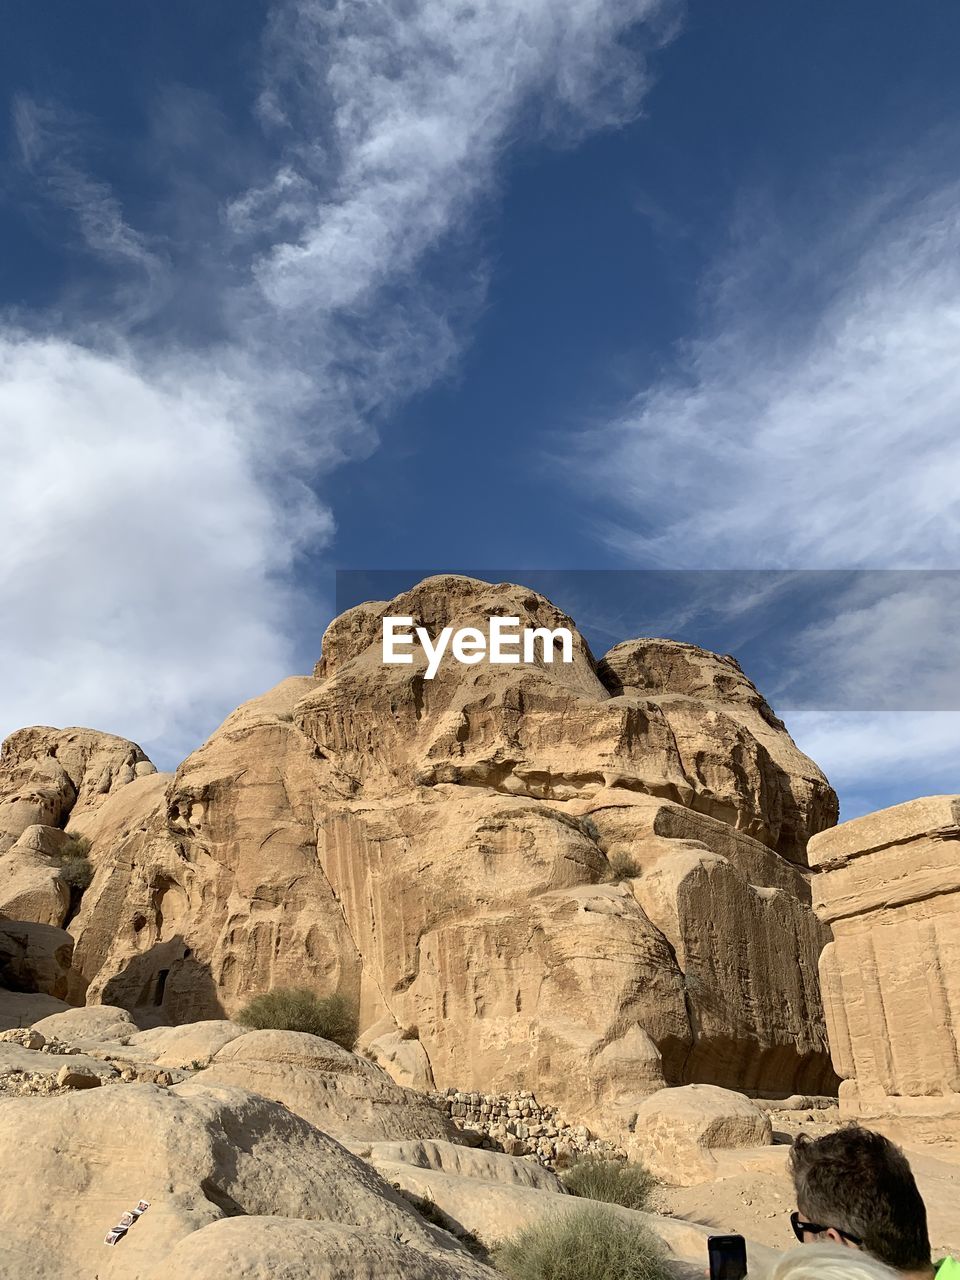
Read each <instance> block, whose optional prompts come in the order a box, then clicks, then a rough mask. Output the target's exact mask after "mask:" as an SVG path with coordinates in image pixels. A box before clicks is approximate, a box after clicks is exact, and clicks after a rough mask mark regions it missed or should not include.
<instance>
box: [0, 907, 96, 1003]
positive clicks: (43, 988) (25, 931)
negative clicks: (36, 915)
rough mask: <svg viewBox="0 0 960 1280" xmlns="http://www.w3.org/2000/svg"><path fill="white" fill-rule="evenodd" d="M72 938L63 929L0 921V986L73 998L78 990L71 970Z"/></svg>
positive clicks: (26, 922)
mask: <svg viewBox="0 0 960 1280" xmlns="http://www.w3.org/2000/svg"><path fill="white" fill-rule="evenodd" d="M72 959H73V938H71V936H70V934H69V933H67V932H65V931H64V930H63V929H57V928H54V926H53V925H49V924H34V923H33V922H31V921H27V920H0V986H4V987H7V988H8V989H10V990H14V991H36V992H41V993H43V994H45V995H49V996H56V997H57V999H67V998H69V997H71V996H73V997H74V998H76V996H77V994H78V991H77V988H78V987H82V984H81V983H80V982H79V980H78V978H77V977H76V975H75V974H74V971H73V967H72Z"/></svg>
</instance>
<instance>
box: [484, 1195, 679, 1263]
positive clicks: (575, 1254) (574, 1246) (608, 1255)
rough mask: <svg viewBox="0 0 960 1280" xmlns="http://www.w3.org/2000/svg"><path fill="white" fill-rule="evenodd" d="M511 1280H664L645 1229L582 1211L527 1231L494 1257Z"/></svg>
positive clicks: (659, 1251)
mask: <svg viewBox="0 0 960 1280" xmlns="http://www.w3.org/2000/svg"><path fill="white" fill-rule="evenodd" d="M494 1263H495V1265H496V1266H497V1268H498V1269H499V1270H500V1271H502V1272H503V1274H504V1275H506V1276H509V1277H510V1280H668V1277H669V1276H670V1271H669V1269H668V1267H667V1263H666V1261H665V1256H664V1251H663V1248H662V1246H661V1244H660V1242H659V1240H657V1238H656V1237H655V1236H654V1235H653V1233H652V1232H650V1231H648V1230H647V1228H646V1227H644V1226H642V1225H640V1224H637V1225H634V1224H633V1223H629V1222H624V1221H623V1220H622V1219H621V1218H618V1217H617V1216H616V1214H614V1213H612V1212H611V1211H610V1210H609V1209H601V1208H597V1207H596V1206H587V1205H585V1206H584V1207H583V1208H582V1209H580V1210H578V1211H576V1212H573V1213H570V1214H568V1215H566V1216H564V1217H562V1218H545V1219H542V1220H541V1221H540V1222H537V1223H534V1224H533V1225H532V1226H530V1227H526V1228H525V1229H524V1230H523V1231H521V1232H520V1233H519V1235H516V1236H514V1237H513V1239H511V1240H507V1241H505V1242H504V1243H503V1244H502V1245H500V1247H499V1248H498V1249H497V1250H496V1251H495V1253H494Z"/></svg>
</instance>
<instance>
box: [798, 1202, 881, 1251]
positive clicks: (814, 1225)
mask: <svg viewBox="0 0 960 1280" xmlns="http://www.w3.org/2000/svg"><path fill="white" fill-rule="evenodd" d="M790 1225H791V1227H793V1234H794V1235H795V1236H796V1237H797V1239H798V1240H799V1241H800V1243H801V1244H803V1242H804V1237H805V1236H807V1235H811V1236H822V1235H823V1234H824V1232H825V1231H835V1232H836V1233H837V1235H838V1236H843V1238H844V1240H849V1241H850V1243H851V1244H855V1245H857V1246H858V1247H859V1246H861V1245H862V1244H863V1241H862V1240H861V1238H860V1237H859V1236H854V1235H851V1234H850V1232H849V1231H844V1230H842V1228H840V1227H829V1226H827V1227H823V1226H821V1225H820V1223H819V1222H804V1220H803V1218H801V1217H800V1213H799V1211H798V1210H796V1209H795V1210H794V1211H793V1213H791V1215H790Z"/></svg>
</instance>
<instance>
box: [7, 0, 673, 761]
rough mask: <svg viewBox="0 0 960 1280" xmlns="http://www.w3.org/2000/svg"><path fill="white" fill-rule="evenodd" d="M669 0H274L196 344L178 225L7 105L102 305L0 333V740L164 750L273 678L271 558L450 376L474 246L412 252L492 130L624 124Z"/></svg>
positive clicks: (280, 555)
mask: <svg viewBox="0 0 960 1280" xmlns="http://www.w3.org/2000/svg"><path fill="white" fill-rule="evenodd" d="M675 15H676V5H675V4H674V3H673V0H521V2H520V3H517V2H516V0H477V2H475V3H463V4H458V3H454V4H450V3H449V2H448V0H414V2H413V3H410V4H403V5H399V4H398V5H394V4H384V5H376V6H373V5H360V6H357V5H355V4H349V3H345V2H341V3H334V4H330V3H319V2H318V0H288V2H286V3H281V4H278V5H277V6H276V7H275V8H274V10H273V11H272V14H271V17H270V20H269V24H268V30H267V33H266V37H265V42H264V55H263V64H262V84H261V86H260V91H259V100H258V113H259V119H260V121H261V123H262V126H263V129H264V131H265V135H266V142H267V145H268V146H269V148H270V152H271V154H273V155H274V156H275V157H276V161H275V163H273V164H272V165H269V166H266V167H264V166H263V165H262V164H258V165H257V166H255V169H256V171H255V172H250V173H248V174H247V175H245V177H244V179H243V180H242V181H239V182H237V183H236V184H235V187H234V189H233V191H232V192H231V194H230V196H229V198H228V199H227V200H226V201H225V202H224V203H223V205H222V207H221V209H220V211H219V213H220V216H219V219H218V221H217V222H216V224H215V225H216V226H217V227H218V231H217V234H216V236H214V237H213V238H212V239H210V240H206V239H205V241H204V244H203V251H204V263H203V280H204V291H205V295H206V296H205V299H204V307H205V309H207V310H209V314H210V322H209V324H208V332H207V333H206V334H204V335H203V336H202V337H197V336H196V334H195V332H194V330H195V327H196V326H195V318H194V316H193V315H192V314H191V309H190V300H191V281H192V276H193V269H192V268H193V265H194V264H195V258H196V251H195V250H194V249H192V247H191V246H190V245H189V243H188V242H189V239H190V230H191V229H190V223H189V221H187V223H186V225H183V224H182V221H181V219H180V218H179V217H178V215H177V210H176V209H172V210H169V211H168V212H169V215H170V216H169V223H170V225H169V226H168V227H165V228H162V229H157V228H151V230H150V233H149V234H148V233H147V232H146V231H141V230H137V229H136V228H135V227H134V226H132V225H131V224H130V221H129V219H128V217H127V216H126V215H125V211H124V207H123V200H122V193H118V192H114V191H113V190H112V189H111V188H110V187H109V186H108V185H107V184H106V183H105V182H103V181H102V180H101V179H99V178H98V177H97V176H96V175H95V173H94V172H93V171H92V170H90V169H89V168H88V167H85V165H84V163H83V145H82V141H83V138H82V130H81V129H80V127H79V125H78V124H77V123H76V122H75V121H72V120H71V119H70V117H69V116H68V115H67V113H66V112H64V111H62V110H58V109H55V108H52V107H50V106H48V105H44V104H38V103H36V102H31V101H29V100H27V99H23V98H21V99H18V100H17V101H16V102H15V103H14V104H13V110H14V113H15V126H16V136H17V141H18V145H19V150H20V160H21V163H22V164H23V166H24V167H25V170H26V171H27V173H28V174H29V176H30V178H31V180H32V181H33V183H34V188H33V190H34V192H35V194H37V195H42V196H44V197H45V198H47V199H48V200H50V201H53V202H55V203H56V205H57V206H58V207H59V208H60V209H61V210H63V211H65V212H66V213H68V214H69V215H70V216H71V217H72V218H73V220H74V226H75V228H76V230H78V231H79V235H80V239H81V241H82V245H83V247H84V250H85V252H87V253H88V254H94V255H95V256H96V257H97V258H98V259H99V261H100V263H101V266H102V271H103V275H102V277H101V279H100V281H99V288H100V290H101V292H102V295H103V297H104V299H105V301H106V305H105V307H103V308H101V309H100V310H99V312H98V310H97V308H96V307H95V306H91V304H90V300H89V297H87V298H85V300H84V304H83V306H76V305H74V304H75V301H76V300H75V299H72V298H71V297H70V291H69V289H67V288H65V294H64V302H63V305H61V306H60V307H58V308H57V311H56V313H55V314H53V313H50V314H46V315H40V316H25V315H23V314H22V313H21V314H18V316H17V323H16V326H14V325H13V324H12V323H9V322H8V323H7V324H6V325H2V326H0V462H2V468H3V474H4V481H5V492H6V493H7V494H9V498H8V499H7V501H6V502H5V507H4V509H3V514H2V516H0V521H2V526H3V527H2V534H3V537H4V541H5V557H4V566H3V570H2V576H0V587H2V589H0V603H2V606H3V612H4V616H5V618H6V619H7V620H8V621H7V624H6V626H5V628H4V634H3V639H2V640H0V661H2V662H3V664H4V669H5V674H6V679H5V689H6V691H7V692H6V694H5V696H4V699H3V702H2V704H0V731H2V732H6V731H9V730H11V729H13V728H16V727H18V725H19V724H21V723H24V722H36V721H37V720H40V719H42V720H46V721H49V722H53V723H63V722H75V723H76V722H87V723H90V724H93V725H94V726H96V727H101V728H104V729H108V730H113V731H118V732H123V733H126V734H129V735H130V736H132V737H135V738H138V739H140V740H142V741H143V742H144V744H145V745H146V746H148V747H149V748H150V749H152V750H154V751H155V752H158V753H159V755H160V758H161V762H162V763H169V762H170V760H172V759H173V758H175V757H176V756H177V755H178V754H180V753H182V752H183V751H184V750H186V749H187V748H188V747H189V746H190V745H192V743H193V741H194V740H195V739H196V738H197V737H198V736H199V735H200V734H201V733H202V732H204V731H206V730H208V729H209V728H210V727H212V725H213V724H214V723H215V722H216V719H217V718H218V716H219V715H222V714H223V713H224V712H225V711H227V710H228V709H230V708H231V707H232V706H234V705H235V704H236V702H237V701H238V700H240V699H241V698H243V697H244V696H248V695H250V694H252V693H254V692H256V691H258V690H259V689H260V688H262V687H263V686H265V685H267V684H269V683H270V682H271V681H273V680H274V679H275V678H277V677H278V676H280V675H282V674H287V673H288V672H289V671H290V669H291V668H290V663H291V661H292V649H293V643H292V641H293V631H294V627H295V619H296V617H297V614H298V610H300V609H301V608H302V601H298V600H297V598H296V596H295V593H294V590H293V588H292V585H291V573H290V570H291V566H292V565H293V563H294V561H295V559H296V557H297V556H298V555H299V554H300V553H302V552H303V551H304V550H306V549H308V548H312V549H317V548H318V547H322V546H323V545H324V543H325V540H329V538H330V536H331V533H332V527H333V526H332V519H331V516H330V512H329V510H328V509H327V508H326V507H324V506H323V504H322V502H321V501H319V500H318V499H317V497H316V496H315V493H314V492H313V489H312V487H311V486H313V485H315V484H316V482H317V480H318V479H319V478H321V477H322V476H323V475H324V474H325V473H326V472H328V471H329V470H330V469H331V468H332V467H334V466H336V465H337V463H338V462H340V461H342V460H343V459H344V458H345V457H347V456H351V455H356V454H357V453H358V452H362V451H363V450H368V449H370V448H372V447H374V446H375V441H376V430H377V428H378V424H380V423H382V422H383V420H384V417H385V415H386V414H387V413H388V412H389V410H390V409H391V408H392V407H393V406H395V405H396V404H397V403H398V401H399V400H401V399H402V398H403V397H405V396H407V395H409V394H410V393H411V392H413V391H414V390H417V389H418V388H421V387H423V386H425V385H428V384H429V383H430V382H431V381H432V380H434V379H435V378H437V377H438V376H440V375H441V374H442V373H443V372H444V370H446V369H447V368H448V367H449V366H450V364H451V362H452V361H453V360H455V358H456V356H457V354H458V351H459V349H460V345H461V343H462V341H463V332H464V331H463V327H462V324H461V321H462V319H463V317H464V316H465V315H468V314H469V312H470V308H471V306H475V305H476V302H477V300H478V297H479V296H480V293H481V292H482V271H481V270H480V264H479V263H478V261H477V259H476V257H475V255H474V256H471V255H469V254H463V255H462V257H461V259H460V268H461V270H460V273H459V274H458V275H457V276H456V277H454V278H453V279H451V278H449V272H448V274H447V276H446V277H444V276H443V275H442V274H441V273H440V272H439V271H438V270H437V264H436V262H435V261H433V255H435V252H436V251H437V250H438V249H440V248H441V247H443V246H445V245H449V244H450V243H451V242H452V241H456V239H457V237H458V236H460V237H461V238H462V237H463V235H464V233H465V232H466V231H467V230H468V229H469V226H470V221H471V218H472V216H473V215H474V214H475V212H476V210H477V207H478V204H479V203H480V202H481V201H482V200H483V199H484V197H486V196H487V195H488V194H489V193H491V192H493V191H494V190H495V187H496V181H497V169H498V164H499V163H500V161H501V159H502V156H503V153H504V152H505V150H506V149H508V148H509V147H510V146H511V144H513V143H514V142H515V141H516V140H518V139H523V140H529V139H531V138H534V137H537V136H542V135H543V134H544V133H550V134H553V135H558V136H560V137H563V138H574V137H576V136H577V135H578V134H579V133H582V132H585V131H588V130H590V129H595V128H598V127H603V126H606V125H610V124H615V123H618V122H621V121H623V120H626V119H629V118H630V117H631V116H632V115H633V114H634V113H635V112H636V111H637V110H638V109H639V105H640V102H641V100H642V96H643V92H644V89H645V87H646V76H645V71H644V63H643V58H642V56H641V54H640V51H639V49H638V48H637V46H636V41H635V39H634V36H635V33H636V29H637V24H638V23H644V22H646V23H647V24H648V31H649V32H650V33H651V35H652V38H653V39H655V40H662V39H666V38H667V37H668V36H669V34H670V32H671V23H672V22H673V21H674V19H675ZM177 101H178V102H181V103H182V102H184V101H186V98H185V97H184V95H183V94H180V95H179V96H178V97H177ZM167 107H168V109H167V110H166V111H165V112H162V113H158V117H157V118H158V119H160V120H162V119H164V118H165V119H167V120H168V121H170V120H173V121H174V123H176V119H177V118H178V113H177V112H176V111H174V112H171V111H170V110H169V103H168V104H167ZM181 114H182V113H181ZM181 125H182V122H181ZM180 127H181V126H178V128H180ZM181 131H182V129H181ZM154 141H156V140H154ZM259 154H261V155H262V150H261V152H260V153H259ZM195 197H196V192H193V193H192V195H191V199H194V198H195ZM208 225H209V224H205V230H206V229H207V226H208ZM178 241H179V243H178ZM184 264H186V265H184ZM131 269H134V272H135V273H138V274H139V276H140V280H139V283H138V285H137V286H135V287H134V288H132V289H131V287H130V285H129V273H130V271H131ZM111 272H113V274H111ZM144 280H146V281H147V282H148V285H149V287H145V286H144V283H143V282H144ZM211 293H212V294H213V298H212V301H211V299H210V296H209V295H210V294H211ZM177 298H182V299H183V304H182V306H181V308H180V310H179V311H178V308H177V305H176V299H177ZM171 300H173V301H171ZM11 619H16V620H17V621H16V623H15V624H12V623H11V622H10V621H9V620H11ZM13 690H17V691H18V692H17V693H15V694H14V693H13V692H12V691H13Z"/></svg>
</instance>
